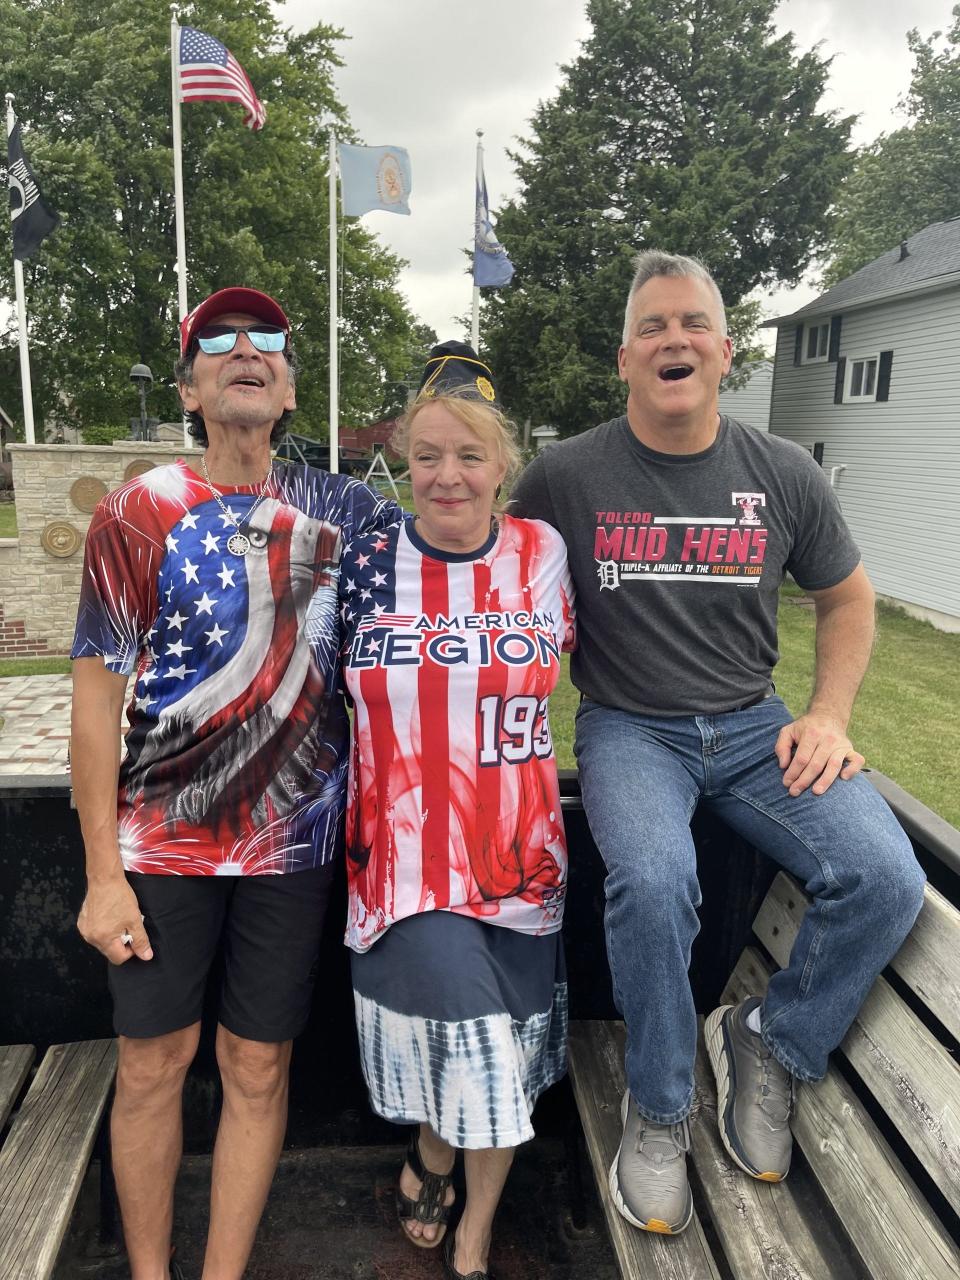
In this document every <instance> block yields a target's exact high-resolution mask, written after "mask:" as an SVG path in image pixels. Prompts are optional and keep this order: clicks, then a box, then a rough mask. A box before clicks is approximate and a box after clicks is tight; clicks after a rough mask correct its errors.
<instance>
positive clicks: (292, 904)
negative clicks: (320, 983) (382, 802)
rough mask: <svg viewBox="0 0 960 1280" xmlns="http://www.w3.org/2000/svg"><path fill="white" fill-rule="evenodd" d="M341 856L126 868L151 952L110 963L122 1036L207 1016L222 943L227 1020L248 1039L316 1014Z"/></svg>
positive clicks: (283, 1031) (160, 1031)
mask: <svg viewBox="0 0 960 1280" xmlns="http://www.w3.org/2000/svg"><path fill="white" fill-rule="evenodd" d="M334 872H335V864H329V865H327V866H324V867H317V868H314V869H312V870H309V871H295V872H292V873H290V874H287V875H279V876H275V875H271V876H229V877H222V876H161V875H143V874H141V873H140V872H135V871H128V872H127V879H128V880H129V881H130V884H131V886H132V888H133V891H134V893H135V894H136V895H137V900H138V901H139V903H140V910H141V912H142V913H143V916H144V926H145V928H146V930H147V936H148V937H149V939H150V945H151V946H152V948H153V959H152V960H138V959H137V958H136V956H134V957H133V958H132V959H130V960H128V961H127V962H126V963H125V964H121V965H109V966H108V970H109V982H110V993H111V995H112V996H113V1025H114V1029H115V1030H116V1032H117V1034H118V1035H121V1036H131V1037H133V1038H135V1039H143V1038H147V1037H149V1036H162V1035H167V1034H169V1033H170V1032H171V1031H179V1030H181V1029H182V1028H184V1027H189V1026H192V1024H193V1023H195V1022H199V1021H200V1015H201V1013H202V1011H203V999H204V992H205V990H206V985H207V978H208V975H209V973H210V968H211V965H212V964H213V961H214V958H215V957H216V955H217V952H218V949H222V954H223V970H224V976H223V988H222V991H221V996H220V1015H219V1019H220V1022H221V1023H222V1024H223V1026H225V1027H226V1028H227V1030H228V1031H232V1032H233V1033H234V1035H237V1036H241V1037H242V1038H243V1039H245V1040H261V1041H266V1042H270V1043H281V1042H282V1041H284V1040H291V1039H292V1038H293V1037H294V1036H296V1035H299V1033H300V1032H301V1031H302V1030H303V1028H304V1026H305V1025H306V1022H307V1017H308V1016H309V1013H310V1001H311V997H312V995H313V984H314V981H315V978H316V968H317V953H318V949H319V945H320V932H321V930H322V928H323V918H324V916H325V914H326V910H327V901H328V899H329V896H330V887H331V884H332V882H333V878H334Z"/></svg>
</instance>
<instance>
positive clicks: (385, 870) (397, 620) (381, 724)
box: [340, 517, 574, 951]
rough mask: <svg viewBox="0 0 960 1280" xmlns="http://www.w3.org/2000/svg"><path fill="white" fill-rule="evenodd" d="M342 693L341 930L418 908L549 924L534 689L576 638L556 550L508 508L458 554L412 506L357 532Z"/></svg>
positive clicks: (562, 861)
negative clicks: (345, 902)
mask: <svg viewBox="0 0 960 1280" xmlns="http://www.w3.org/2000/svg"><path fill="white" fill-rule="evenodd" d="M340 598H341V602H342V608H341V617H342V619H343V623H344V628H345V635H346V644H345V649H344V666H343V669H344V676H345V679H346V683H347V688H348V690H349V692H350V694H351V696H352V698H353V701H354V705H355V714H354V726H353V744H352V750H351V759H350V780H349V786H348V799H347V874H348V881H349V909H348V911H349V914H348V920H347V939H346V940H347V945H348V946H349V947H351V948H352V949H353V950H355V951H366V950H367V949H368V948H369V947H370V946H371V945H372V944H373V943H374V942H375V941H376V939H377V938H378V937H379V935H380V934H381V933H383V932H384V930H386V929H388V928H389V927H390V925H391V924H393V923H394V922H395V921H397V920H402V919H404V918H405V917H407V916H410V915H415V914H418V913H420V912H424V911H432V910H447V911H456V912H459V913H461V914H463V915H469V916H474V917H476V918H478V919H481V920H484V921H486V922H488V923H490V924H497V925H503V926H505V927H507V928H510V929H516V930H518V931H520V932H522V933H531V934H539V933H551V932H553V931H554V930H556V929H559V928H560V925H561V923H562V917H563V899H564V893H565V890H566V869H567V857H566V845H565V841H564V833H563V822H562V818H561V813H560V796H559V790H558V786H557V770H556V762H555V760H554V754H553V742H552V739H551V736H550V725H549V722H548V719H547V697H548V695H549V694H550V692H551V690H552V689H553V688H554V687H555V685H556V683H557V676H558V674H559V668H560V652H561V650H562V649H564V648H572V647H573V644H574V610H573V588H572V585H571V581H570V575H569V572H568V570H567V557H566V549H565V547H564V545H563V542H562V540H561V538H560V536H559V534H558V533H557V532H556V530H554V529H552V528H551V527H550V526H549V525H546V524H544V523H542V522H541V521H539V520H515V519H512V518H510V517H504V518H503V519H502V520H501V521H500V524H499V529H498V531H497V532H496V533H495V534H492V535H491V538H490V540H489V542H488V544H487V545H486V546H485V547H482V548H480V550H479V551H475V552H472V553H470V554H469V555H466V556H464V555H454V554H450V553H444V552H440V551H437V550H435V549H433V548H430V547H428V546H427V545H426V544H425V543H424V542H423V541H422V540H421V539H420V538H419V537H418V535H417V533H416V531H415V528H414V524H413V521H412V520H406V521H405V522H404V523H403V524H398V525H396V526H394V527H392V528H390V529H387V530H385V531H383V532H379V533H374V534H369V535H366V536H365V537H362V538H354V539H353V540H352V542H351V546H350V548H349V549H348V550H346V551H345V553H344V557H343V570H342V574H341V580H340Z"/></svg>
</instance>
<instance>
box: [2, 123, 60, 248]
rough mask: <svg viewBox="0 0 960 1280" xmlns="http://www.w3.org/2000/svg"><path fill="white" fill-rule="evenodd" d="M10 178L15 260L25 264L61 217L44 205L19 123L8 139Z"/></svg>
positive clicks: (8, 174)
mask: <svg viewBox="0 0 960 1280" xmlns="http://www.w3.org/2000/svg"><path fill="white" fill-rule="evenodd" d="M7 178H8V180H9V182H10V217H11V218H12V219H13V256H14V257H15V258H19V259H20V261H21V262H22V261H23V260H24V259H25V258H29V257H31V255H32V254H34V253H36V251H37V250H38V249H39V248H40V245H41V244H42V242H43V241H44V240H45V239H46V238H47V236H48V235H49V234H50V232H51V231H53V229H54V228H55V227H56V226H57V225H58V223H59V222H60V215H59V213H55V212H54V211H53V209H51V208H50V206H49V205H48V204H47V203H46V202H45V201H44V199H43V196H42V195H41V193H40V188H39V186H37V180H36V178H35V177H34V176H33V170H32V169H31V168H30V165H29V164H28V163H27V157H26V156H25V155H24V154H23V143H22V142H21V141H20V125H19V122H18V123H17V124H15V125H14V126H13V132H12V133H11V134H10V136H9V137H8V138H7Z"/></svg>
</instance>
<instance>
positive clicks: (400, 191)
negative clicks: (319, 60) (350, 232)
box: [337, 142, 412, 218]
mask: <svg viewBox="0 0 960 1280" xmlns="http://www.w3.org/2000/svg"><path fill="white" fill-rule="evenodd" d="M337 150H338V151H339V153H340V197H341V203H342V206H343V212H344V216H345V217H348V218H359V217H360V216H361V215H362V214H364V213H370V212H371V211H372V210H373V209H383V210H384V211H385V212H386V213H409V212H410V206H409V204H407V198H408V197H409V195H410V189H411V187H412V183H411V180H410V157H409V155H408V154H407V152H406V151H405V150H404V149H403V147H352V146H349V145H348V144H347V143H345V142H339V143H337Z"/></svg>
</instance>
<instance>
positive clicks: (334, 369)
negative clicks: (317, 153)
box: [327, 125, 340, 476]
mask: <svg viewBox="0 0 960 1280" xmlns="http://www.w3.org/2000/svg"><path fill="white" fill-rule="evenodd" d="M327 167H328V170H329V172H328V174H327V196H328V199H329V202H330V280H329V284H330V474H331V475H332V476H335V475H336V474H337V472H338V471H339V470H340V364H339V357H340V352H339V337H340V334H339V325H338V323H337V131H336V128H335V127H334V125H331V126H330V140H329V151H328V157H327Z"/></svg>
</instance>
